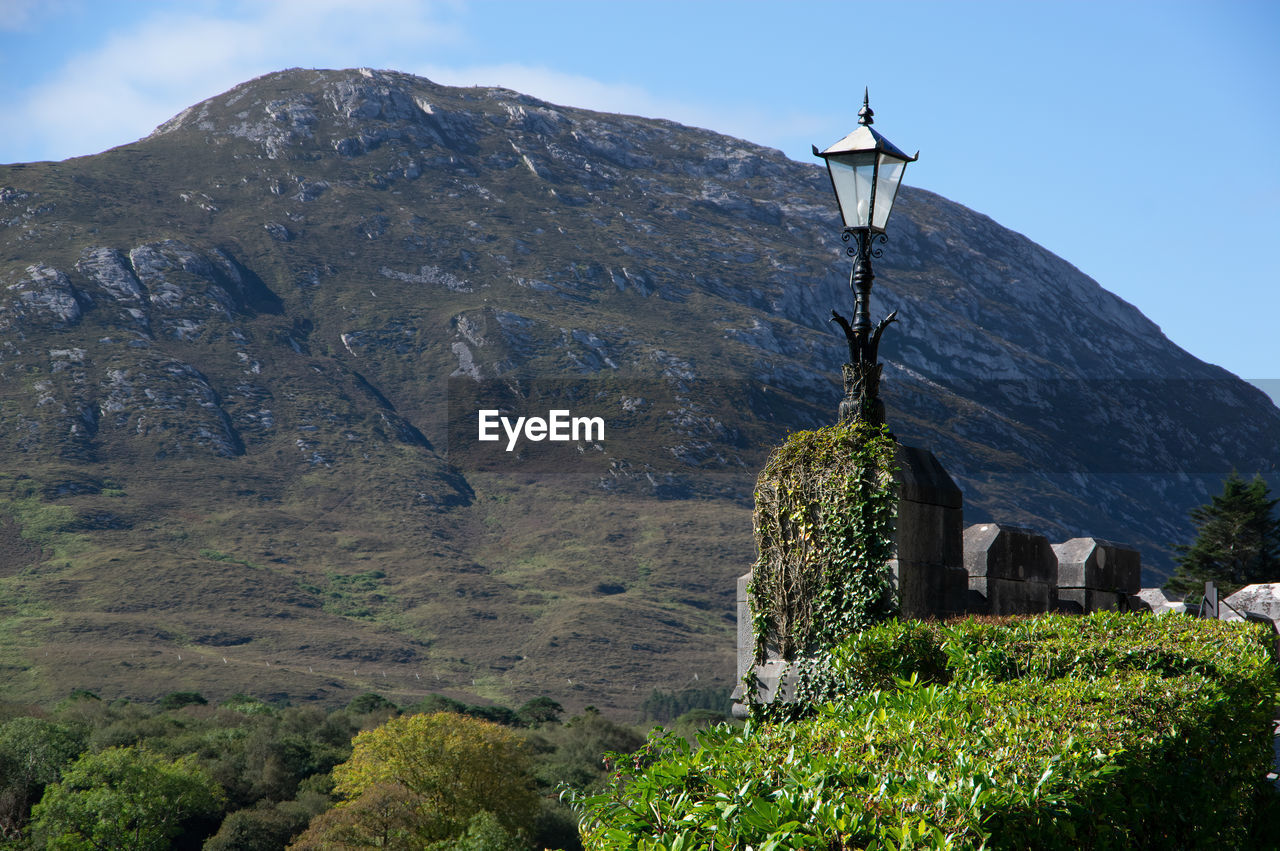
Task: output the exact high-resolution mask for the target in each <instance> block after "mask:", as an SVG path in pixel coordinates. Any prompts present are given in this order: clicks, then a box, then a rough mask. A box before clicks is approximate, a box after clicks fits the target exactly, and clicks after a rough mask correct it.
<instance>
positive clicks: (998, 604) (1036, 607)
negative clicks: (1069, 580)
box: [968, 576, 1054, 615]
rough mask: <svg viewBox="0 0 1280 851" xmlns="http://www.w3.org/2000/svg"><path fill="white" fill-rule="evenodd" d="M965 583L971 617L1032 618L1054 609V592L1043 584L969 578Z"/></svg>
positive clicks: (977, 577)
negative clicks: (1030, 616) (973, 615)
mask: <svg viewBox="0 0 1280 851" xmlns="http://www.w3.org/2000/svg"><path fill="white" fill-rule="evenodd" d="M968 584H969V594H968V598H969V599H968V609H969V611H971V612H973V613H975V614H984V615H1036V614H1043V613H1045V612H1050V611H1053V608H1054V593H1053V591H1054V589H1053V586H1052V585H1050V584H1049V583H1047V582H1023V581H1020V580H1017V579H1000V578H998V577H993V576H970V577H969V582H968Z"/></svg>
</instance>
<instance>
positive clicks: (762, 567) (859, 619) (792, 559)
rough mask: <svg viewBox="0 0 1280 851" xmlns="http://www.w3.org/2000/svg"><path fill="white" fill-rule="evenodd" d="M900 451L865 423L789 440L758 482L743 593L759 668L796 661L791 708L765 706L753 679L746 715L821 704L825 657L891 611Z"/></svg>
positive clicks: (799, 711) (793, 710)
mask: <svg viewBox="0 0 1280 851" xmlns="http://www.w3.org/2000/svg"><path fill="white" fill-rule="evenodd" d="M895 446H896V444H895V443H894V440H893V438H892V437H891V436H890V435H889V433H888V431H887V429H886V428H885V427H884V426H874V425H871V424H869V423H867V422H864V421H860V420H858V421H851V420H846V421H842V422H840V423H839V424H837V425H834V426H829V427H826V428H822V429H818V430H817V431H803V432H797V433H795V434H792V435H790V436H789V437H788V438H787V440H786V442H785V443H783V445H782V446H780V447H779V448H778V449H776V450H775V451H774V452H773V454H771V455H770V456H769V461H768V463H767V464H766V466H765V468H764V470H763V471H761V473H760V477H759V479H758V481H757V483H756V491H755V515H754V527H755V538H756V548H757V551H758V553H759V556H758V558H757V560H756V563H755V566H754V567H753V569H752V577H751V584H750V587H749V588H748V592H749V600H750V604H751V608H752V626H753V634H754V635H755V642H756V644H755V660H756V663H757V664H762V663H764V662H765V661H766V660H767V659H768V657H769V656H770V655H771V654H777V655H778V656H780V657H781V658H782V659H785V660H787V661H788V662H790V663H792V665H793V666H794V668H795V669H796V673H797V678H796V685H795V691H794V694H793V695H792V699H791V701H790V702H789V703H788V704H786V705H783V704H781V703H776V704H774V705H771V706H765V705H763V704H762V703H761V702H760V695H759V691H758V687H757V683H756V681H755V675H754V671H753V672H751V673H749V674H748V675H747V678H746V682H745V691H746V697H747V703H748V705H749V706H751V708H752V714H753V715H754V716H755V717H757V718H760V717H763V716H764V715H765V714H769V715H772V716H775V717H783V716H789V717H793V716H796V715H799V714H803V713H805V712H807V711H809V710H810V709H811V708H812V707H813V706H816V705H817V704H818V703H820V702H821V701H822V700H824V699H825V697H826V695H827V693H828V692H829V691H830V688H831V684H830V683H829V682H828V680H827V679H826V677H825V671H826V669H827V667H828V666H827V662H826V654H827V653H828V652H829V651H830V650H831V648H832V647H834V646H835V645H836V644H838V643H839V642H840V641H843V640H844V639H846V638H848V637H849V636H851V635H854V634H856V633H857V632H858V631H859V630H861V629H865V628H866V627H868V626H870V625H872V624H873V623H878V622H881V621H884V620H887V619H888V618H890V617H892V616H893V615H894V614H895V613H896V612H897V599H896V596H895V594H894V589H893V580H892V575H891V572H890V568H889V560H890V559H891V558H892V557H893V546H894V544H893V541H894V521H895V517H896V511H897V500H898V497H897V487H896V483H895V478H894V477H895V474H896V471H897V469H896V466H895V463H894V451H895Z"/></svg>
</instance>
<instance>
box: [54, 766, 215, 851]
mask: <svg viewBox="0 0 1280 851" xmlns="http://www.w3.org/2000/svg"><path fill="white" fill-rule="evenodd" d="M222 805H223V794H222V790H221V789H220V788H219V787H218V785H217V784H216V783H214V782H213V780H212V779H210V777H209V775H208V774H206V773H205V771H204V770H203V769H202V768H200V766H199V765H197V764H196V761H195V758H194V757H183V758H182V759H178V760H174V761H170V760H167V759H165V758H164V757H163V756H161V755H159V754H157V753H153V752H152V751H149V750H146V749H145V748H131V747H130V748H109V749H107V750H105V751H102V752H100V753H89V754H85V755H83V756H81V757H80V758H79V759H78V760H76V762H75V763H74V764H73V765H71V767H70V768H68V769H67V770H66V772H65V773H64V774H63V777H62V780H61V781H60V782H58V783H54V784H52V785H50V786H49V787H48V788H46V789H45V792H44V797H42V798H41V799H40V803H38V804H36V805H35V807H34V808H33V809H32V811H31V816H32V819H31V820H32V827H33V832H34V835H35V837H36V839H37V840H38V842H40V843H41V844H40V845H39V847H41V848H45V849H49V851H89V849H103V848H129V849H133V851H150V849H156V851H162V849H167V848H169V847H170V840H171V839H172V838H173V837H175V836H177V835H178V834H179V833H180V832H181V831H182V828H183V823H184V822H186V821H187V820H189V819H192V818H198V817H209V816H213V815H216V814H217V813H218V812H219V811H220V810H221V809H222Z"/></svg>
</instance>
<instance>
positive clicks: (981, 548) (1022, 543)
mask: <svg viewBox="0 0 1280 851" xmlns="http://www.w3.org/2000/svg"><path fill="white" fill-rule="evenodd" d="M964 567H965V570H966V571H968V573H969V578H970V580H972V579H974V578H976V577H983V578H991V579H1013V580H1017V581H1020V582H1043V583H1047V584H1049V585H1057V584H1059V583H1058V559H1057V557H1056V556H1055V555H1054V549H1053V547H1052V546H1051V545H1050V543H1049V539H1048V538H1046V537H1045V536H1044V535H1041V534H1039V533H1038V532H1034V531H1032V530H1031V529H1024V528H1022V527H1021V526H1010V525H1008V524H1005V523H978V524H976V525H973V526H970V527H969V528H967V529H965V530H964Z"/></svg>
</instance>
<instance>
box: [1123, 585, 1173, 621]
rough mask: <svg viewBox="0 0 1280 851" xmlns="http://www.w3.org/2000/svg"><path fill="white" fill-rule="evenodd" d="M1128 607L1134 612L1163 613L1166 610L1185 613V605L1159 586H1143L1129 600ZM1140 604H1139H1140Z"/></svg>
mask: <svg viewBox="0 0 1280 851" xmlns="http://www.w3.org/2000/svg"><path fill="white" fill-rule="evenodd" d="M1129 602H1130V604H1131V606H1130V609H1131V610H1132V611H1135V612H1148V611H1149V612H1151V613H1152V614H1157V615H1163V614H1166V613H1167V612H1177V613H1179V614H1186V613H1187V606H1186V604H1185V603H1183V602H1182V601H1181V600H1174V599H1172V598H1170V597H1169V595H1168V594H1165V593H1164V590H1163V589H1160V588H1143V589H1142V590H1141V591H1139V592H1138V593H1137V595H1136V596H1133V597H1131V598H1130V600H1129ZM1139 603H1140V604H1141V605H1140V604H1139ZM1144 606H1145V608H1144Z"/></svg>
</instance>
